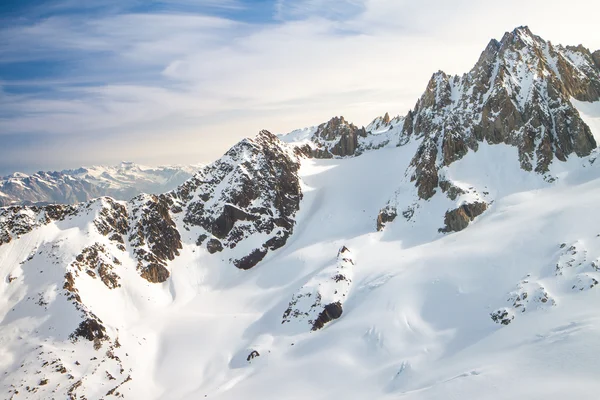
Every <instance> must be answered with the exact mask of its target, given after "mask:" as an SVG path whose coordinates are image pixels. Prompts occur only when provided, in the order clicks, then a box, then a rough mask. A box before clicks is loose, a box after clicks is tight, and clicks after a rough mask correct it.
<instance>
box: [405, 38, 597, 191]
mask: <svg viewBox="0 0 600 400" xmlns="http://www.w3.org/2000/svg"><path fill="white" fill-rule="evenodd" d="M596 58H597V57H596ZM571 97H574V98H576V99H578V100H582V101H595V100H598V99H600V68H599V67H598V65H597V62H596V61H595V60H594V55H592V54H591V53H590V52H589V50H587V49H585V48H583V47H582V46H578V47H566V48H565V47H562V46H553V45H552V44H551V43H549V42H546V41H544V40H543V39H541V38H540V37H538V36H535V35H533V34H532V33H531V32H530V31H529V29H528V28H526V27H521V28H517V29H515V30H514V31H513V32H510V33H506V34H505V35H504V37H503V38H502V40H501V41H500V42H498V41H496V40H492V41H491V42H490V43H489V45H488V46H487V48H486V49H485V51H484V52H483V53H482V55H481V57H480V59H479V61H478V62H477V64H476V65H475V67H474V68H473V69H472V70H471V71H470V72H469V73H467V74H465V75H463V76H462V77H458V76H448V75H446V74H445V73H443V72H441V71H440V72H437V73H436V74H434V75H433V77H432V78H431V80H430V82H429V84H428V86H427V89H426V90H425V93H424V94H423V96H422V97H421V98H420V99H419V101H418V102H417V104H416V106H415V108H414V110H412V111H411V112H410V113H409V114H408V116H407V117H406V121H405V123H404V125H403V133H404V135H406V136H410V137H413V138H422V139H423V141H422V143H421V145H420V147H419V150H418V151H417V154H415V156H414V158H413V160H412V162H411V167H412V170H411V172H410V174H411V180H412V181H414V182H415V184H416V186H417V188H418V194H419V197H421V198H422V199H429V198H431V197H432V196H433V195H434V194H435V192H436V188H437V187H438V185H439V177H438V170H439V168H440V167H443V166H447V165H450V164H451V163H453V162H454V161H456V160H459V159H461V158H462V157H464V155H465V154H466V153H467V152H468V151H470V150H473V151H476V150H477V148H478V144H479V143H480V142H483V141H486V142H488V143H491V144H497V143H505V144H508V145H511V146H515V147H517V148H518V150H519V158H520V163H521V167H522V168H523V169H525V170H528V171H530V170H535V171H536V172H538V173H545V172H547V171H548V166H549V164H550V163H551V162H552V160H553V159H554V158H556V159H558V160H561V161H564V160H566V157H567V156H569V155H570V154H573V153H574V154H576V155H577V156H580V157H581V156H586V155H589V154H590V152H591V150H592V149H594V148H595V147H596V142H595V140H594V137H593V136H592V134H591V131H590V129H589V127H588V126H587V125H586V124H585V123H584V122H583V120H582V119H581V118H580V116H579V114H578V112H577V110H576V109H575V108H574V107H573V106H572V105H571V103H570V98H571Z"/></svg>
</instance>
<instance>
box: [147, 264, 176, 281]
mask: <svg viewBox="0 0 600 400" xmlns="http://www.w3.org/2000/svg"><path fill="white" fill-rule="evenodd" d="M140 276H141V277H142V278H144V279H146V280H147V281H148V282H151V283H162V282H165V281H166V280H167V279H169V276H170V274H169V270H167V269H166V268H165V267H164V266H163V265H162V264H156V263H150V264H148V265H147V266H146V267H145V268H143V269H142V273H141V274H140Z"/></svg>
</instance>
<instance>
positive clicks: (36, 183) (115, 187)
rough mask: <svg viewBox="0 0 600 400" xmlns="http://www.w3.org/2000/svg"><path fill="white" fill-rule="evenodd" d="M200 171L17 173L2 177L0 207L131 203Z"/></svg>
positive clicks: (122, 168) (128, 167)
mask: <svg viewBox="0 0 600 400" xmlns="http://www.w3.org/2000/svg"><path fill="white" fill-rule="evenodd" d="M196 170H197V168H196V167H157V168H148V167H140V166H138V165H136V164H133V163H127V162H124V163H121V165H119V166H115V167H90V168H79V169H75V170H64V171H60V172H59V171H53V172H42V171H40V172H36V173H35V174H32V175H28V174H23V173H19V172H17V173H14V174H12V175H9V176H6V177H0V207H4V206H9V205H40V206H43V205H45V204H51V203H59V204H75V203H81V202H86V201H90V200H92V199H94V198H97V197H102V196H111V197H114V198H116V199H119V200H128V199H130V198H132V197H134V196H136V195H138V194H139V193H141V192H149V193H162V192H166V191H168V190H172V189H174V188H175V187H177V185H180V184H182V183H183V182H185V180H187V179H189V178H191V177H192V175H193V173H194V172H195V171H196Z"/></svg>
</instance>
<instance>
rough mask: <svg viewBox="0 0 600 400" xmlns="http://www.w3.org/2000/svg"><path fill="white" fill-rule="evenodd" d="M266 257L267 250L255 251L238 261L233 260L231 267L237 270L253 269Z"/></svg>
mask: <svg viewBox="0 0 600 400" xmlns="http://www.w3.org/2000/svg"><path fill="white" fill-rule="evenodd" d="M266 255H267V250H265V249H255V250H253V251H252V252H251V253H250V254H248V255H247V256H246V257H242V258H241V259H239V260H235V261H234V262H233V265H235V266H236V267H238V268H239V269H250V268H252V267H254V266H255V265H256V264H258V263H259V262H261V261H262V259H263V258H265V256H266Z"/></svg>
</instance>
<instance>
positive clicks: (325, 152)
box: [301, 117, 367, 158]
mask: <svg viewBox="0 0 600 400" xmlns="http://www.w3.org/2000/svg"><path fill="white" fill-rule="evenodd" d="M366 136H367V131H366V130H365V128H358V127H357V126H355V125H354V124H352V123H350V122H347V121H346V120H345V119H344V117H334V118H332V119H331V120H330V121H329V122H326V123H323V124H321V125H319V127H318V128H317V130H316V132H315V133H314V135H313V136H312V141H313V143H312V146H311V145H306V146H304V147H302V148H301V150H302V151H303V152H304V153H305V154H306V155H308V156H309V157H314V158H332V157H334V156H337V157H347V156H353V155H355V153H356V150H357V149H358V138H359V137H366Z"/></svg>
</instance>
